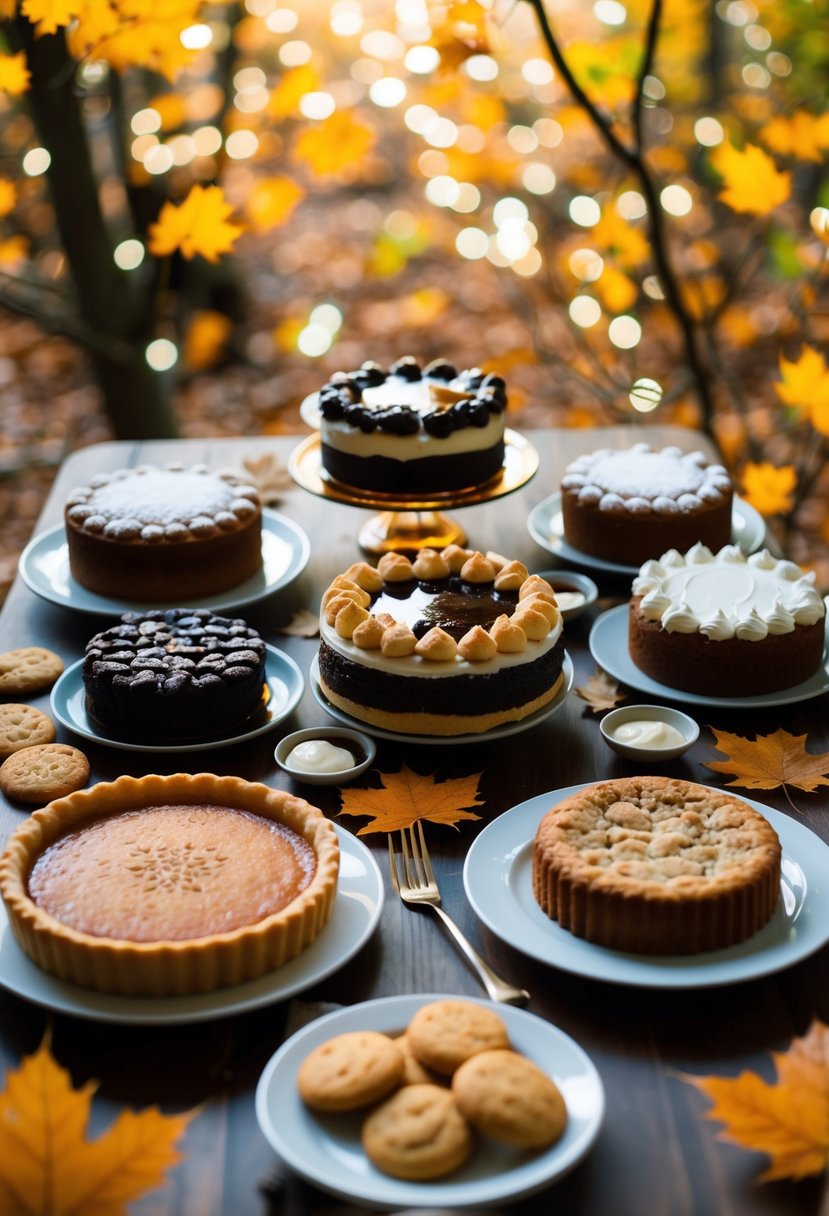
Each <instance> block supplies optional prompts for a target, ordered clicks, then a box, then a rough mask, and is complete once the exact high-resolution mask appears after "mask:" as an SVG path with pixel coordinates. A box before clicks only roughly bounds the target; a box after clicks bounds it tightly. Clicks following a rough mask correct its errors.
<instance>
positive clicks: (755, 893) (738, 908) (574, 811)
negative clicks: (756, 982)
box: [532, 777, 781, 955]
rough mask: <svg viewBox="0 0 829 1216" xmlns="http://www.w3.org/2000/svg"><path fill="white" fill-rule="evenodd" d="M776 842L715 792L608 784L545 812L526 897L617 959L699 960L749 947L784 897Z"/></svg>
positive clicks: (658, 781) (650, 781)
mask: <svg viewBox="0 0 829 1216" xmlns="http://www.w3.org/2000/svg"><path fill="white" fill-rule="evenodd" d="M780 858H781V849H780V842H779V840H778V837H777V833H776V832H775V831H774V829H773V828H772V827H771V825H770V823H769V822H768V820H767V819H765V818H764V817H763V816H762V815H761V814H760V813H759V812H758V811H756V810H754V808H753V807H750V806H749V805H748V804H747V803H745V802H742V801H741V800H740V799H738V798H734V797H733V796H732V795H730V794H728V793H725V792H721V791H719V790H712V789H708V788H707V787H706V786H702V785H695V784H694V783H692V782H689V781H679V780H676V779H674V778H667V777H630V778H626V779H621V780H618V781H606V782H602V783H601V784H599V785H593V786H589V787H587V788H586V789H583V790H581V791H579V792H578V793H575V794H572V795H571V796H570V797H569V798H565V799H564V800H563V801H562V802H560V803H559V804H558V805H557V806H555V807H553V808H552V809H551V810H549V811H548V812H547V814H546V815H545V816H544V818H543V819H542V821H541V823H540V825H539V828H538V832H537V834H536V837H535V840H534V842H533V859H532V864H533V892H534V895H535V899H536V901H537V903H538V904H539V905H540V907H541V908H542V910H543V911H544V912H545V913H546V914H547V915H548V916H549V917H551V918H552V919H553V920H557V921H558V923H559V924H560V925H561V926H562V928H564V929H567V930H569V931H570V932H571V933H574V934H575V935H576V936H577V937H582V938H586V939H587V940H588V941H591V942H595V943H597V944H599V945H602V946H608V947H611V948H612V949H615V950H627V951H631V952H634V953H641V954H668V955H670V954H696V953H699V952H701V951H704V950H718V949H722V948H724V947H726V946H731V945H734V944H736V943H737V942H741V941H744V940H745V939H746V938H748V937H751V936H752V935H753V934H754V933H756V932H757V931H758V930H759V929H761V928H762V927H763V925H765V924H766V922H767V921H768V920H769V919H770V917H771V915H772V913H773V912H774V909H775V907H776V906H777V902H778V899H779V895H780Z"/></svg>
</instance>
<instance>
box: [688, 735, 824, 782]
mask: <svg viewBox="0 0 829 1216" xmlns="http://www.w3.org/2000/svg"><path fill="white" fill-rule="evenodd" d="M710 729H711V731H712V733H713V735H714V738H715V740H716V744H717V749H718V751H721V752H724V753H725V755H726V756H727V757H728V758H727V759H726V760H714V761H711V762H708V761H706V768H710V769H713V770H714V772H716V773H733V774H734V780H733V781H727V782H726V785H739V786H742V787H743V789H747V790H774V789H777V788H778V787H779V786H781V785H791V786H794V787H795V788H796V789H799V790H803V791H805V793H807V794H811V793H813V792H814V791H815V790H816V789H817V788H818V786H821V785H829V752H823V753H822V755H819V756H816V755H814V754H813V753H812V752H807V751H806V738H807V736H806V735H790V734H789V732H788V731H786V730H782V729H780V730H776V731H774V733H773V734H771V735H760V736H758V738H757V739H754V740H752V739H744V738H743V737H742V736H741V735H732V734H729V732H728V731H725V730H715V729H714V727H713V726H712V727H711V728H710Z"/></svg>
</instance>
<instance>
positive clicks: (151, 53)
mask: <svg viewBox="0 0 829 1216" xmlns="http://www.w3.org/2000/svg"><path fill="white" fill-rule="evenodd" d="M201 3H202V0H164V3H163V4H159V3H157V2H155V0H118V4H117V5H110V4H105V3H102V0H84V2H83V3H82V4H80V5H79V12H78V19H77V22H76V23H75V24H74V25H73V26H72V27H71V29H70V32H69V36H68V41H69V46H70V49H71V51H72V54H73V55H74V56H75V57H76V58H83V57H84V56H85V55H87V54H90V53H94V56H95V58H96V59H103V60H105V61H106V62H107V63H109V64H110V65H111V66H112V67H113V68H115V70H116V71H118V72H122V71H124V70H125V69H126V68H128V67H144V68H150V69H151V70H153V71H156V72H159V73H161V75H162V76H165V77H166V78H167V79H168V80H172V79H173V78H174V77H175V76H176V75H177V73H178V72H179V71H180V70H181V68H182V67H184V66H185V65H186V64H187V63H189V62H190V61H191V60H192V58H193V56H194V54H195V52H194V51H192V50H188V49H187V48H186V47H185V45H184V44H183V43H182V40H181V35H182V33H183V32H184V30H186V29H187V28H188V27H189V26H191V25H193V24H194V23H195V22H196V21H197V20H198V15H199V9H200V8H201Z"/></svg>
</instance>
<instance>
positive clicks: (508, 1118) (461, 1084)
mask: <svg viewBox="0 0 829 1216" xmlns="http://www.w3.org/2000/svg"><path fill="white" fill-rule="evenodd" d="M452 1093H453V1094H454V1095H455V1101H456V1102H457V1104H458V1108H459V1110H460V1111H461V1114H462V1115H464V1117H465V1118H466V1119H468V1120H469V1122H470V1123H471V1124H472V1126H473V1127H474V1128H475V1129H476V1130H477V1131H479V1132H481V1133H483V1135H485V1136H491V1137H492V1139H493V1140H500V1141H502V1142H503V1143H504V1144H511V1145H513V1146H514V1147H515V1148H535V1149H540V1148H548V1147H549V1146H550V1145H551V1144H555V1142H556V1140H558V1139H559V1138H560V1136H561V1134H562V1132H563V1131H564V1127H565V1125H566V1123H567V1107H566V1106H565V1104H564V1099H563V1098H562V1096H561V1094H560V1092H559V1090H558V1087H557V1086H556V1084H555V1082H553V1081H552V1080H551V1079H550V1078H549V1077H548V1076H547V1074H546V1073H545V1072H542V1070H541V1069H540V1068H538V1067H537V1066H536V1065H535V1064H533V1062H532V1060H528V1059H527V1057H526V1056H522V1055H519V1054H518V1052H516V1051H502V1050H499V1051H482V1052H479V1053H478V1055H475V1056H472V1057H471V1058H470V1059H468V1060H467V1061H466V1062H465V1063H464V1064H461V1066H460V1068H459V1069H458V1070H457V1072H456V1073H455V1075H454V1076H453V1078H452Z"/></svg>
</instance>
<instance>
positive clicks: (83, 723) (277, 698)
mask: <svg viewBox="0 0 829 1216" xmlns="http://www.w3.org/2000/svg"><path fill="white" fill-rule="evenodd" d="M265 682H266V683H267V685H268V689H269V691H270V699H269V700H268V704H267V705H266V706H265V707H264V708H263V709H261V710H259V712H258V713H257V714H256V715H255V717H254V718H253V719H251V723H252V724H250V725H248V726H247V727H244V726H243V727H241V728H236V730H235V732H234V733H232V734H227V735H213V736H211V737H210V738H209V739H197V740H178V741H175V742H171V741H170V740H166V741H163V742H162V741H158V742H154V741H153V740H146V739H141V740H136V739H132V738H129V737H128V736H127V735H119V734H118V733H117V732H115V731H109V730H107V728H106V727H105V726H102V725H101V723H99V722H96V721H95V719H94V718H90V716H89V714H88V713H87V712H86V694H85V691H84V686H83V659H79V660H78V662H77V663H73V664H72V666H71V667H67V669H66V671H65V672H64V673H63V675H62V676H61V677H60V679H59V680H58V682H57V683H56V684H55V686H54V688H53V689H52V695H51V698H50V706H51V709H52V713H53V714H54V716H55V717H56V718H57V720H58V722H60V724H61V725H62V726H65V727H66V729H67V730H71V731H72V732H73V733H74V734H76V735H80V737H81V738H82V739H90V740H91V741H92V742H93V743H102V744H103V745H104V746H105V747H117V748H120V750H121V751H126V752H204V751H214V750H215V749H216V748H219V747H230V746H231V744H233V743H244V742H246V741H247V740H248V739H255V738H256V736H257V735H262V734H264V733H265V731H268V730H273V728H274V727H275V726H278V725H279V723H280V722H282V721H284V719H285V718H287V717H288V714H289V713H291V711H292V710H293V709H295V708H296V706H297V705H298V704H299V703H300V701H301V700H302V694H303V693H304V692H305V680H304V679H303V675H302V672H301V671H300V670H299V668H298V667H297V665H296V663H295V662H294V660H293V659H292V658H290V656H289V655H287V654H284V653H283V651H281V650H277V649H276V647H275V646H268V647H267V648H266V654H265Z"/></svg>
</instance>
